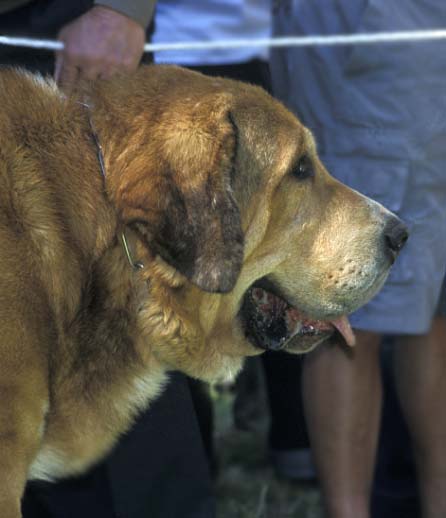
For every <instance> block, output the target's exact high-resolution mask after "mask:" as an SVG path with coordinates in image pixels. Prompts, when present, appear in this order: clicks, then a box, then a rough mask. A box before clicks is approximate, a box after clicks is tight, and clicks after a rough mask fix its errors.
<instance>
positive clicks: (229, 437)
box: [213, 391, 323, 518]
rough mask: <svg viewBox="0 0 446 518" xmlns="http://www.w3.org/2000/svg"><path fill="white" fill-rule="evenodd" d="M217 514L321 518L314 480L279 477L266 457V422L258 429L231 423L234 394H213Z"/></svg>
mask: <svg viewBox="0 0 446 518" xmlns="http://www.w3.org/2000/svg"><path fill="white" fill-rule="evenodd" d="M213 398H214V402H215V413H216V450H217V454H218V457H219V476H218V480H217V485H216V492H217V518H323V514H322V510H321V504H320V493H319V490H318V489H317V487H316V486H315V485H308V484H297V483H290V482H286V481H283V480H279V479H277V477H276V476H275V474H274V470H273V468H272V467H271V465H270V464H269V463H268V460H267V451H266V430H267V422H266V420H264V422H262V423H260V424H259V426H258V427H256V428H257V429H256V430H255V431H249V432H247V431H246V432H245V431H239V430H236V429H235V428H234V426H233V424H232V402H233V395H232V394H231V393H230V392H229V391H222V392H220V393H216V392H215V393H214V395H213Z"/></svg>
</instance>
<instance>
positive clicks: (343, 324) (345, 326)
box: [330, 315, 356, 347]
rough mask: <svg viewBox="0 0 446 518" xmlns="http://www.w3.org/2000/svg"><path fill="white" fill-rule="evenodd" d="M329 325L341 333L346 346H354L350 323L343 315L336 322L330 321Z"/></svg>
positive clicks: (354, 341)
mask: <svg viewBox="0 0 446 518" xmlns="http://www.w3.org/2000/svg"><path fill="white" fill-rule="evenodd" d="M330 324H331V325H332V326H333V327H335V328H336V329H337V330H338V331H339V332H340V333H341V335H342V336H343V337H344V340H345V341H346V343H347V345H349V346H350V347H353V346H354V345H355V344H356V338H355V334H354V333H353V330H352V327H351V325H350V322H349V321H348V318H347V317H346V316H345V315H344V316H342V317H339V318H337V319H336V320H330Z"/></svg>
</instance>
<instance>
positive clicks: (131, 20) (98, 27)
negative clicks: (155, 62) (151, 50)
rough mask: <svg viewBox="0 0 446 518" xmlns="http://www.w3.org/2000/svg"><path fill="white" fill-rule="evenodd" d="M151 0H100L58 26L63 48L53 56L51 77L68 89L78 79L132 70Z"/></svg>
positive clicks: (141, 48)
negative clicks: (54, 62) (53, 65)
mask: <svg viewBox="0 0 446 518" xmlns="http://www.w3.org/2000/svg"><path fill="white" fill-rule="evenodd" d="M154 5H155V0H144V1H141V0H133V1H127V2H124V1H118V0H102V1H100V2H99V1H98V2H95V5H94V6H93V7H92V8H91V9H90V10H89V11H87V12H86V13H85V14H83V15H82V16H80V17H79V18H77V19H76V20H74V21H72V22H71V23H69V24H67V25H65V26H64V27H62V29H61V31H60V32H59V35H58V39H59V40H61V41H63V43H64V49H63V50H62V51H59V52H58V53H57V55H56V64H55V72H54V76H55V79H56V81H57V83H58V84H60V85H61V86H62V87H63V88H64V89H65V90H67V91H69V90H70V89H71V88H72V87H73V85H74V84H75V83H76V81H77V80H79V79H96V78H98V77H101V78H104V79H108V78H110V77H112V76H113V75H115V74H118V73H128V72H131V71H133V70H135V69H136V68H137V66H138V64H139V62H140V60H141V56H142V54H143V51H144V43H145V27H146V26H147V25H148V23H149V22H150V20H151V17H152V16H153V11H154Z"/></svg>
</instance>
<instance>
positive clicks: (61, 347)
mask: <svg viewBox="0 0 446 518" xmlns="http://www.w3.org/2000/svg"><path fill="white" fill-rule="evenodd" d="M80 101H87V102H88V103H89V105H90V108H89V109H87V108H85V107H84V106H83V105H82V104H80ZM0 106H1V107H2V108H1V111H0V139H1V146H0V358H1V360H0V401H1V405H0V451H1V455H0V509H1V513H2V517H3V518H18V517H19V516H20V498H21V495H22V491H23V488H24V485H25V482H26V480H27V479H28V478H43V479H49V480H52V479H57V478H59V477H64V476H68V475H73V474H76V473H80V472H82V471H85V470H86V469H87V468H88V467H90V466H91V465H92V464H94V463H95V462H97V461H98V460H99V459H101V458H102V457H104V456H105V455H106V454H107V452H109V451H110V449H111V448H112V447H113V445H114V444H115V443H116V441H117V440H118V438H119V435H120V434H121V433H123V432H125V431H126V430H127V429H128V428H129V427H130V426H131V423H132V420H133V419H134V417H135V415H136V414H137V413H138V412H139V411H140V410H141V409H143V408H145V407H146V406H147V405H148V404H149V403H150V401H152V400H153V399H154V398H156V397H157V395H158V394H159V393H160V392H161V390H162V388H163V385H164V383H165V382H166V379H167V372H168V371H169V370H171V369H180V370H182V371H184V372H186V373H188V374H190V375H192V376H196V377H200V378H203V379H207V380H215V379H220V378H225V377H227V376H231V375H233V374H234V373H236V372H237V370H238V369H239V368H240V365H241V361H242V357H243V356H245V355H248V354H257V352H258V351H257V350H256V349H255V348H254V347H253V346H252V345H251V344H250V342H248V341H247V339H246V338H245V336H244V332H243V330H242V326H241V323H240V319H239V318H238V312H239V309H240V305H241V301H242V298H243V295H244V294H245V292H246V290H247V289H248V288H249V286H250V285H251V284H252V283H253V282H254V281H255V280H257V279H259V278H261V277H263V276H266V275H268V276H270V277H271V278H272V279H273V280H274V281H275V282H277V284H278V286H279V287H280V289H281V290H282V291H283V293H285V294H286V296H287V297H288V298H289V300H290V302H291V303H293V304H296V305H299V307H301V308H302V309H303V310H305V311H307V312H308V314H310V315H312V316H314V317H317V318H329V317H333V316H336V315H339V314H342V313H345V312H348V311H351V310H353V309H355V308H356V307H358V306H359V305H360V304H362V303H363V302H365V301H366V299H368V298H369V297H370V296H371V295H372V294H373V293H374V292H375V291H376V289H377V288H378V287H379V285H380V284H381V283H382V281H383V278H384V276H385V274H386V273H387V270H388V266H389V265H388V262H386V260H384V259H383V252H382V250H381V248H382V245H381V241H382V239H381V233H382V229H383V226H384V223H385V219H386V217H387V216H388V213H387V212H386V211H385V210H384V209H383V208H382V207H380V206H378V205H377V204H374V203H373V202H371V201H369V200H366V199H365V198H363V197H361V196H360V195H359V194H357V193H354V192H353V191H351V190H349V189H347V188H346V187H344V186H342V185H341V184H339V183H338V182H336V181H335V180H333V179H332V178H331V177H330V176H329V175H328V173H327V172H326V171H325V169H324V167H323V166H322V164H321V163H320V162H319V161H318V159H317V156H316V150H315V145H314V142H313V139H312V137H311V134H310V133H309V131H308V130H306V129H305V128H304V127H303V126H302V125H301V124H300V123H299V122H298V120H297V119H296V118H295V117H294V116H292V115H291V114H290V113H289V112H288V111H287V110H286V109H285V108H284V107H283V106H282V105H281V104H279V103H278V102H276V101H274V100H273V99H272V98H271V97H270V96H268V95H267V94H266V93H265V92H263V91H262V90H260V89H258V88H256V87H252V86H247V85H242V84H241V83H237V82H233V81H229V80H224V79H210V78H205V77H204V76H201V75H200V74H196V73H192V72H188V71H185V70H181V69H179V68H175V67H150V68H142V69H141V70H140V71H139V72H137V73H136V74H135V75H134V76H132V77H130V78H118V79H116V80H113V81H111V82H110V83H101V82H98V83H96V84H93V85H90V84H85V85H84V86H83V88H82V90H81V92H80V93H79V94H78V96H77V97H76V96H75V97H73V98H70V99H65V98H64V97H63V96H62V95H61V94H60V93H59V92H58V90H57V88H56V87H55V85H54V83H52V82H51V81H49V82H45V81H43V80H42V79H41V78H40V77H35V76H32V75H30V74H27V73H23V72H17V71H4V72H2V73H1V75H0ZM89 118H91V123H92V125H93V127H94V129H95V131H96V132H97V135H98V138H99V141H100V143H101V146H102V148H103V150H104V159H105V168H106V179H105V181H104V180H103V178H102V176H101V173H100V169H99V165H98V157H97V147H96V145H95V143H94V140H93V138H92V126H91V125H90V122H89ZM304 153H307V154H308V155H309V156H310V157H311V159H312V160H313V162H314V167H315V177H314V178H312V179H310V180H308V181H307V180H304V181H300V180H299V179H297V178H296V177H295V175H294V174H293V171H292V169H293V167H295V163H296V162H297V161H298V159H299V157H300V156H302V155H303V154H304ZM293 164H294V165H293ZM122 226H126V227H127V228H128V232H129V233H130V235H131V236H132V238H131V240H132V250H133V254H134V256H135V258H137V259H138V260H141V261H142V262H143V263H144V268H143V269H141V270H133V269H132V268H131V267H130V266H129V264H128V263H127V260H126V257H125V254H124V252H123V249H122V246H121V243H120V241H119V239H118V233H119V229H120V228H122ZM130 229H133V231H132V230H130ZM243 236H244V237H243Z"/></svg>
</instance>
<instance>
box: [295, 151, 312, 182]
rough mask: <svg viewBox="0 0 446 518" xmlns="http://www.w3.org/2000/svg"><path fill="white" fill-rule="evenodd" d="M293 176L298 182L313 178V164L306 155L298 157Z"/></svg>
mask: <svg viewBox="0 0 446 518" xmlns="http://www.w3.org/2000/svg"><path fill="white" fill-rule="evenodd" d="M293 175H294V176H295V177H296V178H298V179H299V180H305V179H306V178H311V177H312V176H314V168H313V162H312V161H311V158H310V157H309V156H308V155H303V156H301V157H300V159H299V162H298V163H297V166H296V167H295V168H294V169H293Z"/></svg>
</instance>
